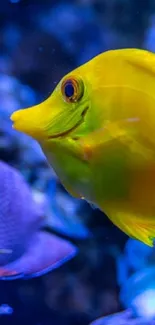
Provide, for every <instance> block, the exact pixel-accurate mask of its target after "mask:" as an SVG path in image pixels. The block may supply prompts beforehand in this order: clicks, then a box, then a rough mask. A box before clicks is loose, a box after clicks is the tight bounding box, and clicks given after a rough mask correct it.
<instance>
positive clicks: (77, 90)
mask: <svg viewBox="0 0 155 325" xmlns="http://www.w3.org/2000/svg"><path fill="white" fill-rule="evenodd" d="M61 92H62V95H63V98H64V100H65V101H66V102H68V103H76V102H78V101H79V100H80V99H81V97H82V96H83V92H84V86H83V81H82V80H81V79H79V78H75V77H70V78H67V79H65V80H63V82H62V85H61Z"/></svg>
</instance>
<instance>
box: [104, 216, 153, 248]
mask: <svg viewBox="0 0 155 325" xmlns="http://www.w3.org/2000/svg"><path fill="white" fill-rule="evenodd" d="M110 219H111V220H112V221H113V223H114V224H115V225H116V226H117V227H118V228H120V229H121V230H122V231H124V232H125V233H126V234H127V235H128V236H129V237H131V238H134V239H138V240H139V241H141V242H143V243H144V244H146V245H148V246H150V247H153V246H154V239H155V220H154V221H153V218H151V220H149V219H148V220H143V216H137V215H134V214H130V213H129V214H127V213H124V212H123V213H122V212H120V213H118V214H117V215H115V216H113V217H110Z"/></svg>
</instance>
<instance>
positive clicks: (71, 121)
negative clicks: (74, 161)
mask: <svg viewBox="0 0 155 325" xmlns="http://www.w3.org/2000/svg"><path fill="white" fill-rule="evenodd" d="M88 88H89V87H87V83H86V82H85V80H84V78H82V77H81V76H79V75H73V74H71V75H70V74H69V75H68V76H66V77H65V78H63V79H62V80H61V82H60V83H59V84H58V85H57V87H56V88H55V90H54V92H53V93H52V94H51V96H50V97H49V98H48V99H47V100H45V101H44V102H42V103H41V104H39V105H36V106H33V107H30V108H28V109H22V110H19V111H17V112H15V113H13V115H12V116H11V119H12V121H13V122H14V128H15V129H16V130H18V131H21V132H25V133H27V134H28V135H30V136H32V137H34V138H35V139H37V140H41V141H47V140H48V139H52V138H59V137H62V136H64V137H65V136H67V135H68V134H69V133H71V132H73V131H75V130H76V129H77V128H79V127H80V125H82V124H85V119H86V115H87V113H88V110H89V106H90V97H89V90H88Z"/></svg>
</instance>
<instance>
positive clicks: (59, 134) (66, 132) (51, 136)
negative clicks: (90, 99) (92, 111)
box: [48, 106, 89, 140]
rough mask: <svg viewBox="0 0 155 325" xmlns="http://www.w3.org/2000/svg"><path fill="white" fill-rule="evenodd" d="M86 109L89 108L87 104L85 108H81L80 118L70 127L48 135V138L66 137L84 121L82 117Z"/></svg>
mask: <svg viewBox="0 0 155 325" xmlns="http://www.w3.org/2000/svg"><path fill="white" fill-rule="evenodd" d="M88 109H89V106H86V107H85V109H84V110H83V112H82V113H81V118H80V120H79V121H78V122H77V123H76V124H75V125H74V126H73V127H72V128H71V129H69V130H67V131H64V132H61V133H57V134H54V135H50V136H48V139H49V140H51V139H57V138H62V137H66V136H67V135H69V134H70V133H71V132H73V131H75V130H76V129H77V128H78V127H79V126H80V125H81V124H82V123H83V122H84V118H85V115H86V113H87V111H88Z"/></svg>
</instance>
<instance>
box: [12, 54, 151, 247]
mask: <svg viewBox="0 0 155 325" xmlns="http://www.w3.org/2000/svg"><path fill="white" fill-rule="evenodd" d="M11 119H12V121H13V122H14V128H15V129H16V130H18V131H22V132H25V133H27V134H28V135H30V136H32V137H33V138H35V139H36V140H38V142H39V143H40V145H41V147H42V149H43V151H44V153H45V154H46V156H47V159H48V161H49V163H50V164H51V166H52V167H53V169H54V170H55V172H56V173H57V175H58V177H59V178H60V180H61V182H62V184H63V185H64V186H65V188H66V189H67V190H68V191H69V193H71V194H72V195H73V196H75V197H80V198H84V199H86V200H87V201H89V202H92V203H93V204H95V205H97V206H98V207H99V208H100V209H101V210H102V211H104V212H105V213H106V215H107V216H108V217H109V218H110V219H111V220H112V222H113V223H114V224H115V225H117V226H118V227H119V228H120V229H122V230H123V231H124V232H125V233H126V234H128V235H129V236H130V237H133V238H136V239H139V240H140V241H142V242H144V243H145V244H147V245H149V246H153V239H154V237H155V55H154V54H153V53H150V52H148V51H145V50H139V49H122V50H112V51H107V52H105V53H102V54H100V55H98V56H96V57H95V58H93V59H92V60H90V61H89V62H87V63H86V64H84V65H82V66H80V67H79V68H77V69H75V70H74V71H73V72H71V73H69V74H67V75H66V76H65V77H64V78H62V80H61V81H60V82H59V84H58V85H57V86H56V88H55V90H54V91H53V93H52V94H51V96H50V97H49V98H48V99H47V100H45V101H44V102H42V103H41V104H39V105H36V106H34V107H31V108H28V109H23V110H19V111H17V112H15V113H13V115H12V116H11Z"/></svg>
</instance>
